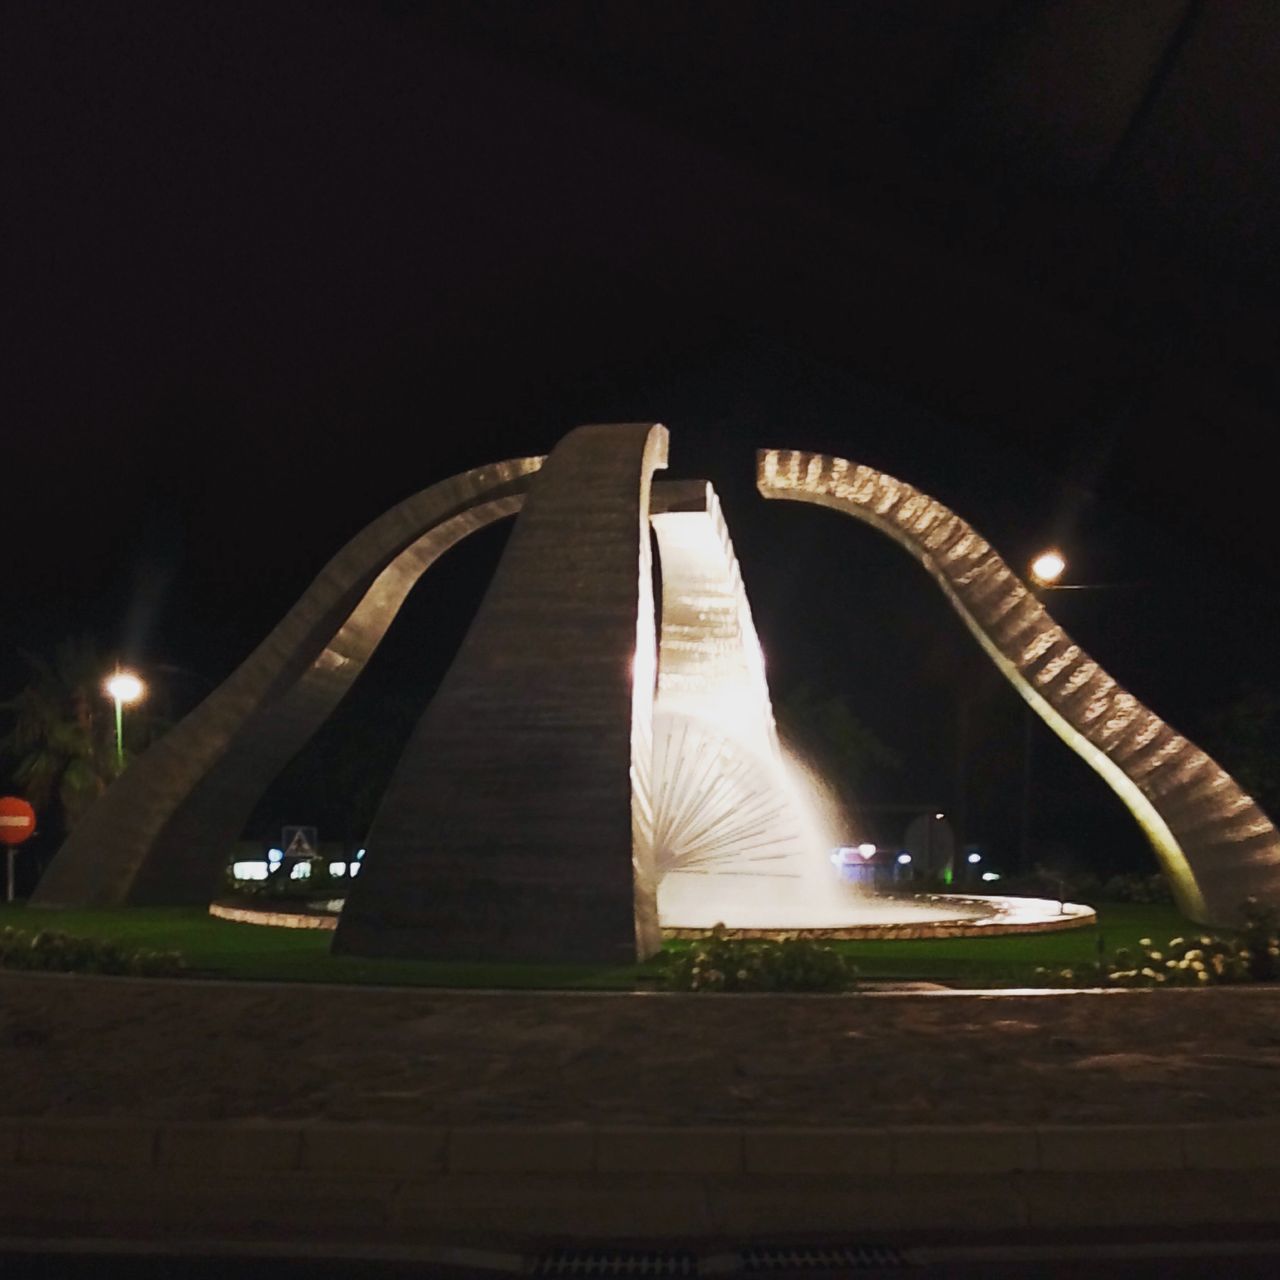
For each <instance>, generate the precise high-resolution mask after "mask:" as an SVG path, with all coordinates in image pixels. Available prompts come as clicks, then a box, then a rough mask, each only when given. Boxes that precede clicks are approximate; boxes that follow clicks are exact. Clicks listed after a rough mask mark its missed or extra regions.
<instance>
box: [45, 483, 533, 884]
mask: <svg viewBox="0 0 1280 1280" xmlns="http://www.w3.org/2000/svg"><path fill="white" fill-rule="evenodd" d="M541 465H542V459H541V458H517V459H513V460H511V461H507V462H500V463H497V464H496V465H493V466H486V467H477V468H475V469H473V470H471V471H467V472H464V473H462V474H461V475H457V476H454V477H453V478H452V479H450V480H444V481H441V482H440V483H439V484H435V485H432V486H431V487H430V488H428V489H424V490H422V491H421V492H420V493H417V494H415V495H414V496H413V497H411V498H407V499H406V500H405V501H404V502H401V503H399V504H398V505H396V506H394V507H392V508H391V510H389V511H388V512H387V513H386V514H385V515H383V516H381V517H379V518H378V519H377V520H375V521H374V522H373V523H372V524H370V525H367V526H366V527H365V528H364V529H363V530H362V531H361V532H360V533H358V534H357V535H356V536H355V537H354V538H353V539H352V540H351V541H350V542H348V543H347V544H346V546H344V547H343V548H342V550H341V551H339V552H338V554H337V555H336V556H334V557H333V559H332V560H330V561H329V563H328V564H327V565H326V566H325V567H324V569H322V570H321V572H320V574H319V575H318V576H317V577H316V579H315V581H314V582H313V583H312V584H311V586H310V587H308V588H307V590H306V592H305V593H304V594H303V595H302V597H301V599H299V601H298V602H297V604H295V605H294V606H293V608H292V609H290V610H289V612H288V613H287V614H286V615H285V616H284V618H283V619H282V620H281V621H280V622H279V623H278V624H277V626H276V627H275V629H274V630H273V631H272V632H271V633H270V634H269V635H268V636H267V638H266V639H265V640H263V641H262V643H261V644H260V645H259V646H258V647H257V648H256V649H255V650H254V651H253V652H252V653H251V654H250V655H249V657H248V658H246V659H245V660H244V662H242V663H241V664H240V666H239V667H238V668H236V670H235V671H234V672H233V673H232V674H231V675H230V676H229V677H228V678H227V679H226V680H225V681H224V682H223V683H222V684H221V685H220V686H219V687H218V688H217V689H216V690H214V692H213V693H211V694H210V695H209V696H208V697H207V698H206V699H205V700H204V701H203V702H202V703H201V704H200V705H199V706H198V707H196V708H195V710H193V711H192V712H191V713H190V714H189V715H187V716H186V717H184V718H183V719H182V720H181V721H180V722H179V723H178V724H177V725H175V726H174V727H173V728H172V729H171V730H170V731H169V732H168V733H166V734H165V736H164V737H163V738H161V739H160V740H159V741H158V742H156V743H155V744H154V745H153V746H151V747H150V748H149V749H148V750H147V751H146V752H145V753H144V754H143V755H141V756H139V757H138V759H137V760H135V761H134V762H133V763H132V764H131V765H130V766H129V768H128V769H127V770H125V772H124V773H123V774H122V775H121V776H120V777H119V778H118V779H117V780H116V781H115V782H114V783H113V784H112V785H111V787H110V788H108V790H107V792H106V793H105V794H104V795H103V796H102V798H101V799H100V800H98V802H97V803H96V804H95V805H94V806H93V807H92V808H91V809H90V810H89V812H88V813H87V814H86V815H85V816H84V818H83V819H82V820H81V822H80V823H79V824H78V825H77V827H76V829H75V831H74V832H73V833H72V834H71V835H70V836H69V837H68V839H67V840H66V842H65V843H64V844H63V846H62V848H61V849H59V851H58V853H57V856H56V857H55V858H54V860H53V861H52V863H50V865H49V868H48V870H47V871H46V872H45V874H44V876H43V877H42V878H41V881H40V883H39V885H38V886H37V888H36V891H35V893H34V894H33V895H32V898H31V905H32V906H38V907H70V906H115V905H124V904H131V905H144V904H150V905H159V904H169V905H176V904H195V903H198V904H201V905H203V904H204V903H206V902H207V901H208V900H209V897H210V894H211V892H212V891H213V888H214V886H215V885H216V883H217V880H218V876H219V875H220V873H221V870H222V866H223V864H224V862H225V860H226V857H227V852H228V850H229V849H230V848H231V845H232V843H233V842H234V840H235V839H236V838H237V837H238V836H239V834H240V832H241V830H242V829H243V827H244V823H245V821H246V820H247V819H248V816H249V814H250V813H251V812H252V810H253V806H254V805H255V804H256V803H257V801H258V798H259V797H260V796H261V794H262V792H263V791H264V790H265V789H266V787H267V786H268V785H269V783H270V782H271V780H272V779H273V778H274V777H275V776H276V774H277V773H278V772H279V771H280V770H281V769H282V768H283V767H284V765H285V764H286V763H287V762H288V761H289V760H290V759H291V758H292V756H293V755H294V754H295V753H296V752H297V751H298V750H299V749H300V748H301V747H302V746H303V745H304V744H305V743H306V742H307V740H308V739H309V738H310V737H311V736H312V734H314V733H315V731H316V730H317V729H318V728H319V727H320V725H321V724H323V723H324V721H325V719H327V717H328V716H329V715H330V713H331V712H332V711H333V709H334V708H335V707H336V706H337V704H338V703H339V701H341V699H342V698H343V696H344V695H345V694H346V692H347V690H348V689H349V688H350V687H351V685H352V683H353V682H354V681H355V679H356V677H357V676H358V675H359V674H360V672H361V671H363V670H364V667H365V664H366V663H367V662H368V660H369V658H370V656H371V655H372V654H373V652H374V650H375V649H376V648H377V646H378V644H379V643H380V641H381V640H382V637H383V636H384V635H385V634H386V631H387V628H388V627H389V626H390V625H391V622H392V620H393V619H394V618H395V616H396V613H397V612H398V611H399V609H400V606H401V604H403V602H404V600H405V597H406V596H407V595H408V594H409V591H410V590H411V589H412V588H413V586H414V584H415V583H416V582H417V581H418V579H419V578H420V577H421V576H422V574H423V573H424V572H425V571H426V570H427V569H428V568H430V566H431V565H432V564H433V563H434V562H435V561H436V560H437V559H439V557H440V556H441V555H443V554H444V552H446V551H447V550H448V549H449V548H450V547H452V546H453V545H455V544H456V543H457V542H459V541H461V539H463V538H465V537H466V536H467V534H469V533H473V532H474V531H475V530H477V529H480V528H483V527H484V526H485V525H488V524H490V523H492V522H493V521H495V520H499V519H501V518H502V517H504V516H509V515H514V514H515V512H517V511H518V510H519V509H520V506H521V504H522V503H523V502H524V496H525V493H526V491H527V489H528V485H529V480H530V477H531V476H532V475H533V473H535V472H536V471H537V470H538V468H539V467H540V466H541Z"/></svg>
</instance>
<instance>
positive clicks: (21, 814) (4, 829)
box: [0, 796, 36, 845]
mask: <svg viewBox="0 0 1280 1280" xmlns="http://www.w3.org/2000/svg"><path fill="white" fill-rule="evenodd" d="M35 829H36V811H35V810H34V809H33V808H32V807H31V806H30V805H29V804H28V803H27V802H26V801H25V800H23V799H22V797H21V796H0V844H8V845H14V844H21V843H22V842H23V841H24V840H25V839H26V838H27V837H28V836H29V835H30V834H31V833H32V832H33V831H34V830H35Z"/></svg>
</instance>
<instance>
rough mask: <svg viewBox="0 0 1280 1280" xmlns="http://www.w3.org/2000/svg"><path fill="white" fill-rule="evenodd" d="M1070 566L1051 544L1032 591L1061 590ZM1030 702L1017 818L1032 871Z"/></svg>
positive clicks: (1034, 572) (1023, 858)
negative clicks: (1019, 810)
mask: <svg viewBox="0 0 1280 1280" xmlns="http://www.w3.org/2000/svg"><path fill="white" fill-rule="evenodd" d="M1066 567H1067V559H1066V557H1065V556H1064V555H1063V554H1062V552H1061V551H1059V550H1058V549H1057V548H1056V547H1048V548H1046V549H1045V550H1044V551H1042V552H1040V554H1039V555H1038V556H1036V557H1035V559H1033V560H1032V561H1031V565H1030V576H1031V583H1032V586H1031V593H1032V595H1038V594H1039V591H1053V590H1059V589H1060V584H1059V582H1058V579H1059V578H1061V577H1062V575H1063V573H1064V572H1065V570H1066ZM1031 729H1032V715H1031V704H1030V703H1028V704H1027V705H1026V706H1025V707H1024V708H1023V721H1022V808H1021V812H1020V813H1019V821H1018V870H1019V871H1021V872H1022V873H1023V874H1024V875H1025V874H1026V873H1027V871H1028V870H1029V868H1028V865H1027V864H1028V861H1029V860H1030V856H1031V742H1032V737H1031Z"/></svg>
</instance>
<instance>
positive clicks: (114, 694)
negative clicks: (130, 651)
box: [103, 668, 147, 772]
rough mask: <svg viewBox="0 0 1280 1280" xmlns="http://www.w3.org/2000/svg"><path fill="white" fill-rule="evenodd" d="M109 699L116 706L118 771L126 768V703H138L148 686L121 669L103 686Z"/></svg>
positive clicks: (131, 673)
mask: <svg viewBox="0 0 1280 1280" xmlns="http://www.w3.org/2000/svg"><path fill="white" fill-rule="evenodd" d="M103 688H104V689H105V690H106V693H107V697H109V698H110V699H111V700H112V701H113V702H114V703H115V704H116V769H117V772H118V771H120V770H122V769H123V768H124V706H125V703H134V702H137V701H138V699H139V698H141V697H142V696H143V694H145V693H146V691H147V686H146V685H145V684H143V683H142V681H141V680H140V679H139V678H138V677H137V676H136V675H134V673H133V672H132V671H121V670H120V669H119V668H117V669H116V671H115V672H113V673H112V675H111V676H110V677H109V678H108V679H107V682H106V684H104V685H103Z"/></svg>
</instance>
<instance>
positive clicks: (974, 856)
mask: <svg viewBox="0 0 1280 1280" xmlns="http://www.w3.org/2000/svg"><path fill="white" fill-rule="evenodd" d="M969 861H970V862H975V863H976V862H981V861H982V854H980V853H971V854H970V855H969Z"/></svg>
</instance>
